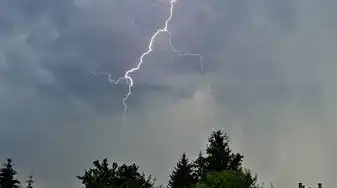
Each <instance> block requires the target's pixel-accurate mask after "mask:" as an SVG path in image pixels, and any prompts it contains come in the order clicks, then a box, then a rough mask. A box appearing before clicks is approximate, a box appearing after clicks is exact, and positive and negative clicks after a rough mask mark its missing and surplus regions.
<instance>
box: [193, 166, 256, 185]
mask: <svg viewBox="0 0 337 188" xmlns="http://www.w3.org/2000/svg"><path fill="white" fill-rule="evenodd" d="M195 188H261V186H260V185H258V184H257V176H256V175H252V174H251V172H250V171H249V170H227V171H222V172H213V173H209V174H208V175H207V176H206V178H205V179H204V180H202V181H200V182H199V183H197V184H196V185H195Z"/></svg>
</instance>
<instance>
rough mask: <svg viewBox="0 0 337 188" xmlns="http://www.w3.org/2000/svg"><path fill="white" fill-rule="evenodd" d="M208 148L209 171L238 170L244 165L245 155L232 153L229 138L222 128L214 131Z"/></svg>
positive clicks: (207, 161)
mask: <svg viewBox="0 0 337 188" xmlns="http://www.w3.org/2000/svg"><path fill="white" fill-rule="evenodd" d="M208 141H209V145H208V146H207V149H206V154H207V157H206V163H207V167H206V169H207V172H221V171H224V170H238V169H240V168H241V166H242V159H243V156H242V155H241V154H239V153H236V154H234V153H232V150H231V148H230V146H229V138H228V136H227V134H226V133H223V132H222V131H221V130H218V131H214V132H212V134H211V136H210V137H209V139H208Z"/></svg>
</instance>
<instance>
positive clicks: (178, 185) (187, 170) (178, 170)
mask: <svg viewBox="0 0 337 188" xmlns="http://www.w3.org/2000/svg"><path fill="white" fill-rule="evenodd" d="M194 180H195V179H194V177H193V171H192V164H190V162H189V160H188V159H187V157H186V154H185V153H183V155H182V157H181V159H180V160H179V161H178V163H177V165H176V167H175V169H174V171H173V172H172V174H171V175H170V180H169V183H168V186H169V187H170V188H186V187H189V186H190V185H192V184H193V183H194V182H195V181H194Z"/></svg>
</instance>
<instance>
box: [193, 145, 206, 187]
mask: <svg viewBox="0 0 337 188" xmlns="http://www.w3.org/2000/svg"><path fill="white" fill-rule="evenodd" d="M206 167H207V163H206V158H205V157H204V156H203V155H202V152H201V151H200V152H199V154H198V158H197V159H196V160H195V161H194V162H193V176H194V179H195V180H196V181H199V180H201V179H203V178H205V176H206Z"/></svg>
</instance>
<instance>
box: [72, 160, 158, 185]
mask: <svg viewBox="0 0 337 188" xmlns="http://www.w3.org/2000/svg"><path fill="white" fill-rule="evenodd" d="M93 164H94V168H91V169H89V170H85V172H84V175H83V176H77V178H78V179H79V180H81V181H82V184H83V185H84V186H85V187H86V188H152V187H153V185H154V179H152V177H151V176H148V177H145V174H144V173H142V174H141V173H139V172H138V169H139V167H138V166H137V165H136V164H132V165H126V164H123V165H122V166H118V164H117V163H113V164H112V167H111V168H109V165H108V160H107V158H105V159H103V161H102V163H100V162H99V161H94V162H93Z"/></svg>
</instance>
